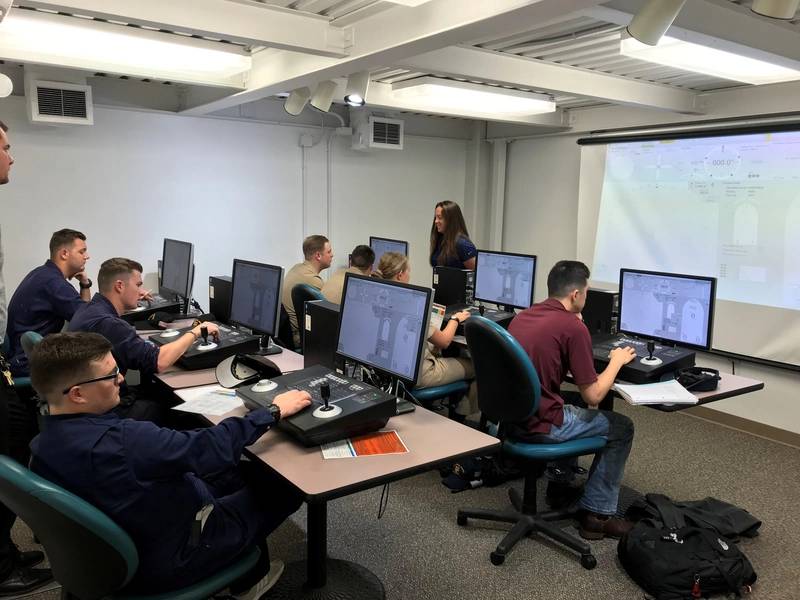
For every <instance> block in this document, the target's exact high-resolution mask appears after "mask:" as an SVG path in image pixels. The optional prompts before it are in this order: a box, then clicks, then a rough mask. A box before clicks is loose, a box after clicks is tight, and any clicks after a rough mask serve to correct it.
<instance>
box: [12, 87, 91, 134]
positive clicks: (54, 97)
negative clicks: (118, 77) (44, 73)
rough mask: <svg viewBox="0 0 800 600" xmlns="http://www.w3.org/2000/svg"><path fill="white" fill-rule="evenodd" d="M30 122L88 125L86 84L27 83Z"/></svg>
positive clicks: (87, 90) (89, 114)
mask: <svg viewBox="0 0 800 600" xmlns="http://www.w3.org/2000/svg"><path fill="white" fill-rule="evenodd" d="M26 92H27V93H26V95H27V97H28V115H29V117H30V120H31V122H33V123H49V124H59V125H92V124H93V123H94V115H93V111H92V88H91V87H89V86H88V85H78V84H73V83H60V82H54V81H38V80H31V81H30V86H29V87H28V89H27V90H26Z"/></svg>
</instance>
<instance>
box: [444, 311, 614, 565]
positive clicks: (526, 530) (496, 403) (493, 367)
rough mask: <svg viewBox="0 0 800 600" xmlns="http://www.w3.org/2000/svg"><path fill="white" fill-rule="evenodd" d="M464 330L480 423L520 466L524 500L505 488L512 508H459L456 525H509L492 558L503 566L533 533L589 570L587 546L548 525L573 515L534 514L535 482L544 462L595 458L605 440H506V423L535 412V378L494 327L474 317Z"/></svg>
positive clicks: (513, 346)
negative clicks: (577, 556) (561, 547)
mask: <svg viewBox="0 0 800 600" xmlns="http://www.w3.org/2000/svg"><path fill="white" fill-rule="evenodd" d="M464 329H465V334H466V338H467V346H469V349H470V353H471V354H472V362H473V364H474V365H475V376H476V381H477V385H478V405H479V406H480V409H481V413H482V419H486V420H487V421H488V422H489V423H492V424H496V426H497V436H498V437H499V438H500V439H501V440H502V442H503V445H502V450H501V452H502V454H504V455H507V456H510V457H513V458H514V459H515V460H516V461H517V462H518V463H519V464H520V466H521V467H522V469H523V472H524V477H525V482H524V494H523V496H522V497H520V495H519V492H517V491H516V490H515V489H513V488H512V489H509V492H508V495H509V498H510V499H511V504H512V505H513V510H505V511H494V510H484V509H461V510H459V511H458V517H457V523H458V524H459V525H466V524H467V520H468V519H485V520H487V521H500V522H503V523H513V527H512V528H511V530H510V531H509V532H508V533H507V534H506V536H505V537H504V538H503V539H502V541H501V542H500V543H499V544H498V545H497V548H496V549H495V550H494V552H492V553H491V554H490V560H491V562H492V564H494V565H501V564H503V561H505V558H506V555H507V554H508V553H509V552H510V551H511V549H512V548H513V547H514V545H515V544H516V543H517V542H519V541H520V540H522V539H524V538H526V537H528V536H529V535H530V534H531V533H533V532H540V533H542V534H544V535H546V536H547V537H549V538H551V539H553V540H555V541H557V542H559V543H561V544H563V545H565V546H567V547H568V548H571V549H572V550H575V551H576V552H578V553H580V556H581V566H583V567H584V568H586V569H593V568H594V567H595V566H596V565H597V560H596V559H595V557H594V556H593V555H592V551H591V547H590V546H589V545H588V544H587V543H585V542H583V541H582V540H580V539H578V538H577V537H574V536H572V535H569V534H568V533H565V532H564V531H562V530H561V529H560V528H559V527H557V526H556V525H554V524H553V523H551V521H557V520H561V519H564V518H568V517H569V516H571V512H570V511H568V510H560V511H548V512H545V513H540V512H537V509H536V482H537V479H538V478H539V477H541V476H542V475H543V474H544V471H545V468H546V466H547V463H548V462H550V461H555V460H560V459H563V458H571V457H574V456H583V455H585V454H593V453H595V452H597V451H598V450H600V449H601V448H603V446H605V443H606V442H605V439H604V438H602V437H589V438H582V439H577V440H570V441H568V442H562V443H560V444H558V443H544V444H536V443H527V442H520V441H516V440H514V439H511V438H510V437H507V436H506V425H507V424H508V423H519V422H521V421H524V420H525V419H526V418H528V417H529V416H531V415H533V414H534V413H535V412H536V410H537V409H538V407H539V398H540V396H541V386H540V383H539V376H538V375H537V373H536V369H535V368H534V366H533V364H532V363H531V360H530V358H529V357H528V355H527V354H526V353H525V350H523V349H522V346H520V344H519V342H517V340H516V339H514V337H512V335H511V334H510V333H508V331H506V330H505V329H503V328H502V327H500V326H499V325H497V324H496V323H494V322H492V321H490V320H489V319H485V318H483V317H479V316H473V317H471V318H470V319H468V320H467V321H466V323H465V325H464Z"/></svg>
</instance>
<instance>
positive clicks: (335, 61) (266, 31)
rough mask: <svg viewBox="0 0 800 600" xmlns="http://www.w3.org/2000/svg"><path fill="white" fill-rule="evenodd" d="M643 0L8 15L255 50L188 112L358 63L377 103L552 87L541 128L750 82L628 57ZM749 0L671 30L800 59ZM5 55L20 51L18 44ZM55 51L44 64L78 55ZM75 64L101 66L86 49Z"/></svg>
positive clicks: (193, 98) (130, 5)
mask: <svg viewBox="0 0 800 600" xmlns="http://www.w3.org/2000/svg"><path fill="white" fill-rule="evenodd" d="M642 4H643V0H610V1H603V0H492V1H491V2H489V1H487V0H431V1H430V2H428V3H427V4H423V5H422V6H420V7H417V8H408V7H403V6H399V5H396V4H394V3H391V2H387V1H384V0H169V1H163V0H135V1H133V2H131V1H129V0H16V1H15V2H14V8H12V11H11V13H10V15H9V16H8V17H7V18H8V19H13V18H14V15H15V11H19V12H20V13H22V12H23V11H25V13H24V14H26V15H30V14H35V12H34V11H49V12H57V13H60V14H59V16H58V17H56V18H60V19H65V20H67V19H69V20H72V22H75V21H76V19H77V18H79V17H80V18H81V22H82V23H84V24H85V25H86V26H89V27H91V26H93V23H95V24H96V26H98V27H99V26H104V27H108V23H113V24H115V25H117V26H119V27H121V28H122V27H125V28H126V31H128V32H131V31H137V30H142V29H147V30H154V31H157V32H160V34H161V35H164V36H182V37H184V38H186V37H187V36H192V37H194V38H203V40H204V41H203V42H202V43H204V44H206V45H208V42H209V41H210V42H211V43H212V45H213V44H216V45H218V46H220V47H226V48H232V46H231V45H234V46H236V47H238V48H240V51H243V52H246V53H248V54H250V55H251V56H252V58H253V67H252V69H251V71H250V72H249V73H248V74H247V76H246V78H245V79H244V80H243V81H242V82H241V85H239V86H235V87H229V88H220V87H216V88H215V89H213V90H209V89H201V88H199V87H198V86H195V85H189V86H186V87H185V88H183V98H184V100H183V104H182V107H183V111H182V112H186V113H189V114H206V113H210V112H214V111H218V110H222V109H227V108H231V107H234V106H237V105H241V104H245V103H248V102H252V101H254V100H258V99H260V98H266V97H270V96H274V95H275V94H276V93H279V92H284V91H289V90H291V89H294V88H296V87H300V86H303V85H308V86H314V85H316V83H318V82H319V81H322V80H325V79H334V80H337V81H339V82H342V81H343V80H344V79H343V78H345V77H346V76H347V75H348V74H349V73H352V72H355V71H360V70H363V69H369V70H370V71H371V73H372V82H373V84H372V85H371V88H370V95H369V97H368V101H369V103H370V104H371V105H374V106H380V107H384V108H390V109H393V110H403V108H404V107H403V105H402V103H400V102H398V101H396V99H394V98H393V97H392V93H391V84H392V83H395V82H398V81H403V80H407V79H412V78H416V77H420V76H424V75H434V76H438V77H446V78H450V79H456V80H463V81H471V82H475V83H482V84H485V85H492V86H501V87H508V88H514V89H520V90H531V91H537V92H542V93H547V94H550V95H552V96H553V97H554V98H555V100H556V102H557V105H558V108H559V111H558V112H557V113H556V114H555V115H548V116H543V117H535V118H528V119H522V120H519V121H518V122H520V123H524V124H528V125H542V126H547V127H553V126H557V125H559V124H563V125H565V126H566V123H567V118H566V114H567V113H568V112H569V111H572V110H576V109H589V108H597V107H608V106H615V105H618V106H632V107H637V108H643V107H644V108H647V109H652V110H655V111H662V112H663V111H666V112H671V113H682V114H703V113H704V112H706V109H705V108H704V107H706V106H707V105H708V103H707V102H701V101H699V99H700V97H701V95H703V97H707V96H708V95H709V94H713V93H719V92H722V91H723V90H731V89H734V88H747V87H750V86H746V85H744V84H741V83H738V82H734V81H729V80H724V79H719V78H714V77H710V76H706V75H701V74H697V73H692V72H689V71H682V70H679V69H673V68H669V67H661V66H658V65H654V64H652V63H647V62H643V61H639V60H636V59H631V58H628V57H625V56H621V55H620V53H619V37H620V33H621V32H622V31H623V30H624V28H625V25H626V24H627V23H628V22H629V20H630V18H631V15H632V14H635V13H636V11H637V10H638V9H639V7H640V6H641V5H642ZM750 4H751V0H690V2H687V4H686V6H685V7H684V9H683V11H682V12H681V14H680V15H679V17H678V19H677V20H676V22H675V25H674V27H673V29H672V30H671V32H672V31H680V32H683V33H684V34H686V35H688V36H701V37H702V36H705V39H709V38H713V40H714V41H715V43H717V44H718V45H721V46H722V47H725V48H731V49H740V50H742V51H747V52H755V53H758V52H761V53H768V54H769V55H772V56H777V57H779V58H781V59H783V60H787V61H794V62H798V63H800V18H798V19H795V20H793V21H790V22H784V21H777V20H773V19H767V18H764V17H760V16H758V15H755V14H754V13H752V12H751V11H750V10H749V6H750ZM50 18H53V17H52V16H51V17H50ZM97 21H105V22H104V23H97ZM148 34H149V35H153V34H152V33H150V32H148ZM1 41H2V24H0V42H1ZM99 53H102V49H100V50H99ZM0 59H4V60H6V61H8V62H9V63H10V64H15V63H24V62H25V61H24V60H20V59H19V57H15V56H2V55H0ZM57 62H58V61H53V64H51V65H50V66H54V67H59V66H61V67H69V68H70V69H72V70H74V69H75V68H76V65H74V64H71V65H67V64H61V65H59V64H57ZM79 66H80V68H81V69H82V70H84V71H86V72H87V73H89V74H90V75H94V74H95V73H97V70H96V69H93V65H92V64H91V60H87V61H86V63H85V64H82V65H79ZM125 75H126V74H125V73H114V74H113V76H125ZM139 78H141V77H140V76H139ZM340 85H342V84H341V83H340ZM337 97H341V95H339V94H337ZM454 114H457V113H454Z"/></svg>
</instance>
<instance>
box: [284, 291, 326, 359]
mask: <svg viewBox="0 0 800 600" xmlns="http://www.w3.org/2000/svg"><path fill="white" fill-rule="evenodd" d="M314 300H325V296H323V295H322V292H320V291H319V290H318V289H317V288H315V287H314V286H313V285H308V284H307V283H298V284H297V285H296V286H294V287H293V288H292V306H294V313H295V315H296V316H297V327H298V328H299V329H300V353H301V354H302V353H303V350H304V340H305V331H306V302H313V301H314Z"/></svg>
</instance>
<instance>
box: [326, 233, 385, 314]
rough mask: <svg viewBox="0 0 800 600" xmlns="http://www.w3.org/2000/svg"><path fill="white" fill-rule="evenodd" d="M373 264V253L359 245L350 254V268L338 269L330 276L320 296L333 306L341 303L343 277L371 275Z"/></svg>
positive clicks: (366, 247)
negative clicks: (352, 274)
mask: <svg viewBox="0 0 800 600" xmlns="http://www.w3.org/2000/svg"><path fill="white" fill-rule="evenodd" d="M374 262H375V252H374V251H373V250H372V248H370V247H369V246H365V245H364V244H360V245H358V246H356V247H355V248H353V252H352V253H351V254H350V267H348V268H347V269H339V270H338V271H336V273H334V274H333V275H331V278H330V279H328V281H326V282H325V285H323V286H322V295H323V296H325V299H326V300H328V301H330V302H333V303H334V304H341V303H342V289H343V288H344V277H345V275H347V274H348V273H355V274H356V275H367V276H369V275H371V274H372V264H373V263H374Z"/></svg>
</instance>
